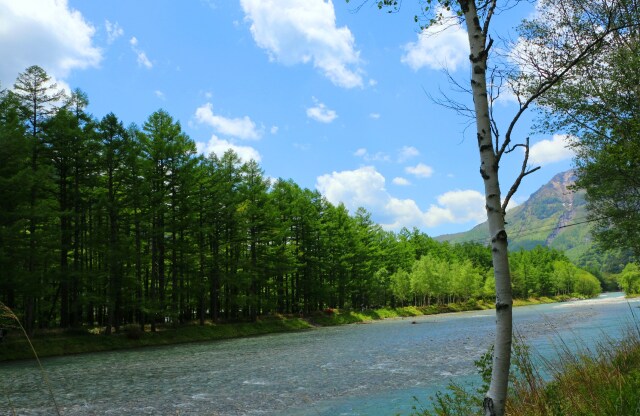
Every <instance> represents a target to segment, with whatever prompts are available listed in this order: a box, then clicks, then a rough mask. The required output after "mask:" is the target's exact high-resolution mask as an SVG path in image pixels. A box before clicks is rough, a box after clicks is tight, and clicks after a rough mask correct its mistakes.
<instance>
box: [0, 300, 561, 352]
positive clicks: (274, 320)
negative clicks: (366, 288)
mask: <svg viewBox="0 0 640 416" xmlns="http://www.w3.org/2000/svg"><path fill="white" fill-rule="evenodd" d="M557 300H558V299H552V298H539V299H528V300H526V301H522V300H516V301H514V306H524V305H535V304H540V303H550V302H554V301H557ZM493 307H494V304H493V303H491V302H486V301H483V300H471V301H468V302H464V303H451V304H446V305H431V306H423V307H416V306H406V307H401V308H382V309H368V310H364V311H356V310H338V309H333V310H332V313H326V312H316V313H314V314H313V315H311V316H309V317H306V318H299V317H285V316H274V317H263V318H261V319H259V320H258V321H257V322H254V323H224V324H211V323H206V324H205V325H204V326H200V325H196V324H190V325H184V326H179V327H177V328H173V327H166V328H164V327H159V329H158V331H157V332H150V331H149V329H148V328H147V329H146V330H145V331H144V332H142V331H140V330H139V329H138V327H137V326H135V325H129V326H127V327H123V328H121V330H120V332H119V333H114V334H112V335H109V336H106V335H101V334H99V330H98V329H94V330H91V331H90V330H87V329H85V328H80V329H72V330H67V331H62V330H50V331H44V332H40V333H36V334H35V335H34V336H33V337H31V341H32V343H33V347H34V348H35V350H36V351H37V352H38V355H39V356H40V357H51V356H58V355H69V354H81V353H87V352H99V351H111V350H121V349H130V348H140V347H150V346H160V345H172V344H181V343H188V342H203V341H215V340H223V339H230V338H240V337H249V336H256V335H263V334H271V333H278V332H290V331H299V330H304V329H310V328H313V327H317V326H336V325H347V324H356V323H367V322H371V321H375V320H380V319H394V318H395V319H397V318H411V317H417V316H424V315H435V314H440V313H450V312H462V311H470V310H485V309H492V308H493ZM30 358H34V355H33V351H32V350H31V348H30V347H29V343H28V340H27V339H26V338H25V337H24V336H22V334H21V333H19V331H11V332H10V336H9V337H7V339H6V340H5V341H3V342H2V343H0V362H1V361H11V360H20V359H30Z"/></svg>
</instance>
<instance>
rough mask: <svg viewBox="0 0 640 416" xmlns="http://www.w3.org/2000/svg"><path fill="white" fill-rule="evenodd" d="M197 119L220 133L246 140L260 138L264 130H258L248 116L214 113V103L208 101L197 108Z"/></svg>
mask: <svg viewBox="0 0 640 416" xmlns="http://www.w3.org/2000/svg"><path fill="white" fill-rule="evenodd" d="M196 120H197V121H198V122H199V123H204V124H208V125H210V126H211V127H213V128H214V129H216V131H217V132H218V133H220V134H224V135H227V136H232V137H237V138H239V139H245V140H258V139H260V138H261V137H262V131H260V130H258V128H257V127H256V123H254V122H253V121H252V120H251V119H250V118H249V117H248V116H244V117H242V118H226V117H223V116H219V115H217V114H214V113H213V105H212V104H211V103H206V104H205V105H203V106H201V107H198V108H197V109H196Z"/></svg>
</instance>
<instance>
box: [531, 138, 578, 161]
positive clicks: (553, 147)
mask: <svg viewBox="0 0 640 416" xmlns="http://www.w3.org/2000/svg"><path fill="white" fill-rule="evenodd" d="M571 140H572V137H571V136H568V135H566V134H554V135H553V138H552V139H551V140H541V141H539V142H537V143H535V144H534V145H532V146H531V148H530V149H529V162H530V163H531V164H534V165H548V164H550V163H555V162H560V161H562V160H567V159H571V158H573V156H575V154H574V152H573V150H572V149H571V148H570V147H569V144H570V143H571Z"/></svg>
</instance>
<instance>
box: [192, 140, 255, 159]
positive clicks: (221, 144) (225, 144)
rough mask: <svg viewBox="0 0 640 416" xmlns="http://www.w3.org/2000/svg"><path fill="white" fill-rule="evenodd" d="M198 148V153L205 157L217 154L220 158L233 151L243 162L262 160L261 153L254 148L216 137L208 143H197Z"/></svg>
mask: <svg viewBox="0 0 640 416" xmlns="http://www.w3.org/2000/svg"><path fill="white" fill-rule="evenodd" d="M196 146H197V148H198V152H199V153H203V154H205V155H208V154H210V153H215V154H216V155H217V156H218V157H222V155H224V153H225V152H226V151H227V150H233V151H234V152H235V153H236V154H237V155H238V156H239V157H240V159H242V161H243V162H248V161H250V160H252V159H253V160H255V161H256V162H260V160H261V159H262V158H261V156H260V153H259V152H258V151H257V150H256V149H254V148H253V147H250V146H238V145H236V144H233V143H231V142H229V141H227V140H223V139H220V138H218V137H217V136H216V135H213V136H211V139H210V140H209V142H208V143H204V142H196Z"/></svg>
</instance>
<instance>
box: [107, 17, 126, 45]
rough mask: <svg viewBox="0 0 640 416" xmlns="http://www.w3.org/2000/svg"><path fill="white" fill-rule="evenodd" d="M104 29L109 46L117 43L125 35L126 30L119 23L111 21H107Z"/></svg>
mask: <svg viewBox="0 0 640 416" xmlns="http://www.w3.org/2000/svg"><path fill="white" fill-rule="evenodd" d="M104 27H105V29H106V31H107V43H108V44H109V45H111V44H112V43H113V42H115V41H116V40H117V39H118V38H119V37H120V36H122V35H124V29H122V27H120V24H119V23H118V22H115V23H111V22H110V21H108V20H105V21H104Z"/></svg>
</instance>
